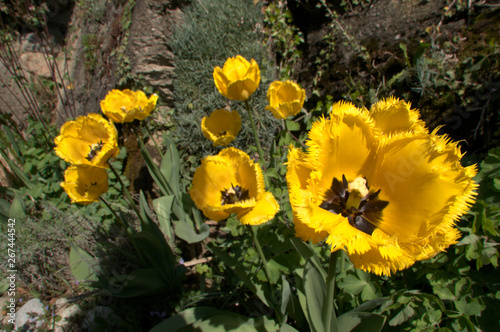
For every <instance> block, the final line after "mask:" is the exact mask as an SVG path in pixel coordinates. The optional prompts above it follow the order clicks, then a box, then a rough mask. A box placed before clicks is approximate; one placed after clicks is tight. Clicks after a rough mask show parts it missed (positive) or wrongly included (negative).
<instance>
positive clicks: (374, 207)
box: [319, 175, 389, 235]
mask: <svg viewBox="0 0 500 332" xmlns="http://www.w3.org/2000/svg"><path fill="white" fill-rule="evenodd" d="M365 180H366V179H365ZM348 186H349V184H348V182H347V179H346V177H345V175H342V183H341V182H340V181H339V180H337V178H333V181H332V185H331V188H330V189H328V190H327V191H326V193H325V200H324V201H323V202H321V204H320V205H319V207H320V208H322V209H325V210H327V211H329V212H332V213H335V214H340V215H342V216H343V217H346V218H347V220H348V221H349V224H350V225H351V226H353V227H355V228H357V229H358V230H360V231H362V232H364V233H366V234H368V235H372V233H373V231H374V230H375V229H376V228H377V226H376V225H377V224H378V223H379V222H380V221H381V220H382V210H383V209H385V208H386V207H387V205H389V202H387V201H383V200H380V199H379V198H378V196H379V194H380V191H381V189H379V190H377V191H375V192H372V193H369V194H367V195H366V196H365V197H363V198H362V199H361V201H360V202H359V204H358V206H357V207H356V206H351V207H349V208H347V206H346V204H347V200H348V199H349V196H350V192H349V191H348V190H347V188H348ZM367 188H368V187H367Z"/></svg>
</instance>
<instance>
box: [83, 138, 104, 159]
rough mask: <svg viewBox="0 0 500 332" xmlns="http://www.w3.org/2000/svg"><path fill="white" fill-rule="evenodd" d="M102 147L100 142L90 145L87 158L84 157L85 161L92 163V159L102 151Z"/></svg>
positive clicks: (102, 144)
mask: <svg viewBox="0 0 500 332" xmlns="http://www.w3.org/2000/svg"><path fill="white" fill-rule="evenodd" d="M103 146H104V143H103V142H102V140H101V141H99V142H97V143H95V144H92V145H90V152H89V154H88V155H87V157H85V159H87V160H88V161H92V159H94V158H95V156H96V155H97V154H98V153H99V152H100V151H101V150H102V147H103Z"/></svg>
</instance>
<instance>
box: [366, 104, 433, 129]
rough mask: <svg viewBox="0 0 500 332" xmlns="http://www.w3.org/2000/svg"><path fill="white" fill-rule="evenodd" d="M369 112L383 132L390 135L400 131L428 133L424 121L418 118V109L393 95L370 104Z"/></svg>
mask: <svg viewBox="0 0 500 332" xmlns="http://www.w3.org/2000/svg"><path fill="white" fill-rule="evenodd" d="M370 114H371V116H372V117H373V119H374V120H375V124H376V126H377V128H378V129H380V130H381V131H382V132H383V133H384V134H386V135H389V136H392V135H395V134H398V133H402V132H408V131H409V132H412V133H415V134H420V133H428V131H427V129H426V128H425V123H424V122H423V121H421V120H420V115H419V112H418V110H416V109H412V108H411V104H410V103H407V102H405V101H404V100H400V99H398V98H395V97H389V98H387V99H384V100H381V101H379V102H378V103H376V104H374V105H372V107H371V108H370Z"/></svg>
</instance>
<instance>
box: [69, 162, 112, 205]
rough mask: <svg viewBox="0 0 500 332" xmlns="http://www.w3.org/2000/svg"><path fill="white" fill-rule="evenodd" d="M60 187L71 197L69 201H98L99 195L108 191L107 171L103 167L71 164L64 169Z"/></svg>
mask: <svg viewBox="0 0 500 332" xmlns="http://www.w3.org/2000/svg"><path fill="white" fill-rule="evenodd" d="M61 187H63V188H64V190H65V191H66V193H67V194H68V196H69V197H70V198H71V203H78V204H82V205H88V204H91V203H93V202H97V201H99V197H101V195H102V194H104V193H105V192H107V191H108V172H107V170H106V169H105V168H103V167H98V166H92V165H73V166H70V167H68V169H66V172H65V173H64V182H62V183H61Z"/></svg>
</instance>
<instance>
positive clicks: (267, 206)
mask: <svg viewBox="0 0 500 332" xmlns="http://www.w3.org/2000/svg"><path fill="white" fill-rule="evenodd" d="M189 194H190V195H191V198H192V200H193V202H194V203H195V204H196V206H197V207H198V208H199V209H200V210H201V211H203V213H204V214H205V216H207V217H208V218H211V219H213V220H217V221H218V220H222V219H226V218H228V217H229V216H230V215H231V214H232V213H235V214H236V217H237V218H238V220H239V221H240V222H241V223H242V224H246V225H259V224H262V223H265V222H267V221H268V220H270V219H272V218H273V217H274V215H275V214H276V213H277V212H278V210H279V206H278V203H277V202H276V199H275V198H274V196H273V194H272V193H270V192H267V191H266V190H265V187H264V176H263V175H262V170H261V169H260V166H259V165H258V164H256V163H254V162H253V160H251V159H250V157H249V156H248V155H247V154H246V153H245V152H243V151H241V150H238V149H236V148H226V149H224V150H222V151H221V152H219V154H218V155H216V156H208V157H205V158H204V159H203V160H202V162H201V166H200V167H199V168H198V169H197V170H196V172H195V173H194V176H193V186H192V188H191V190H190V192H189Z"/></svg>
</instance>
